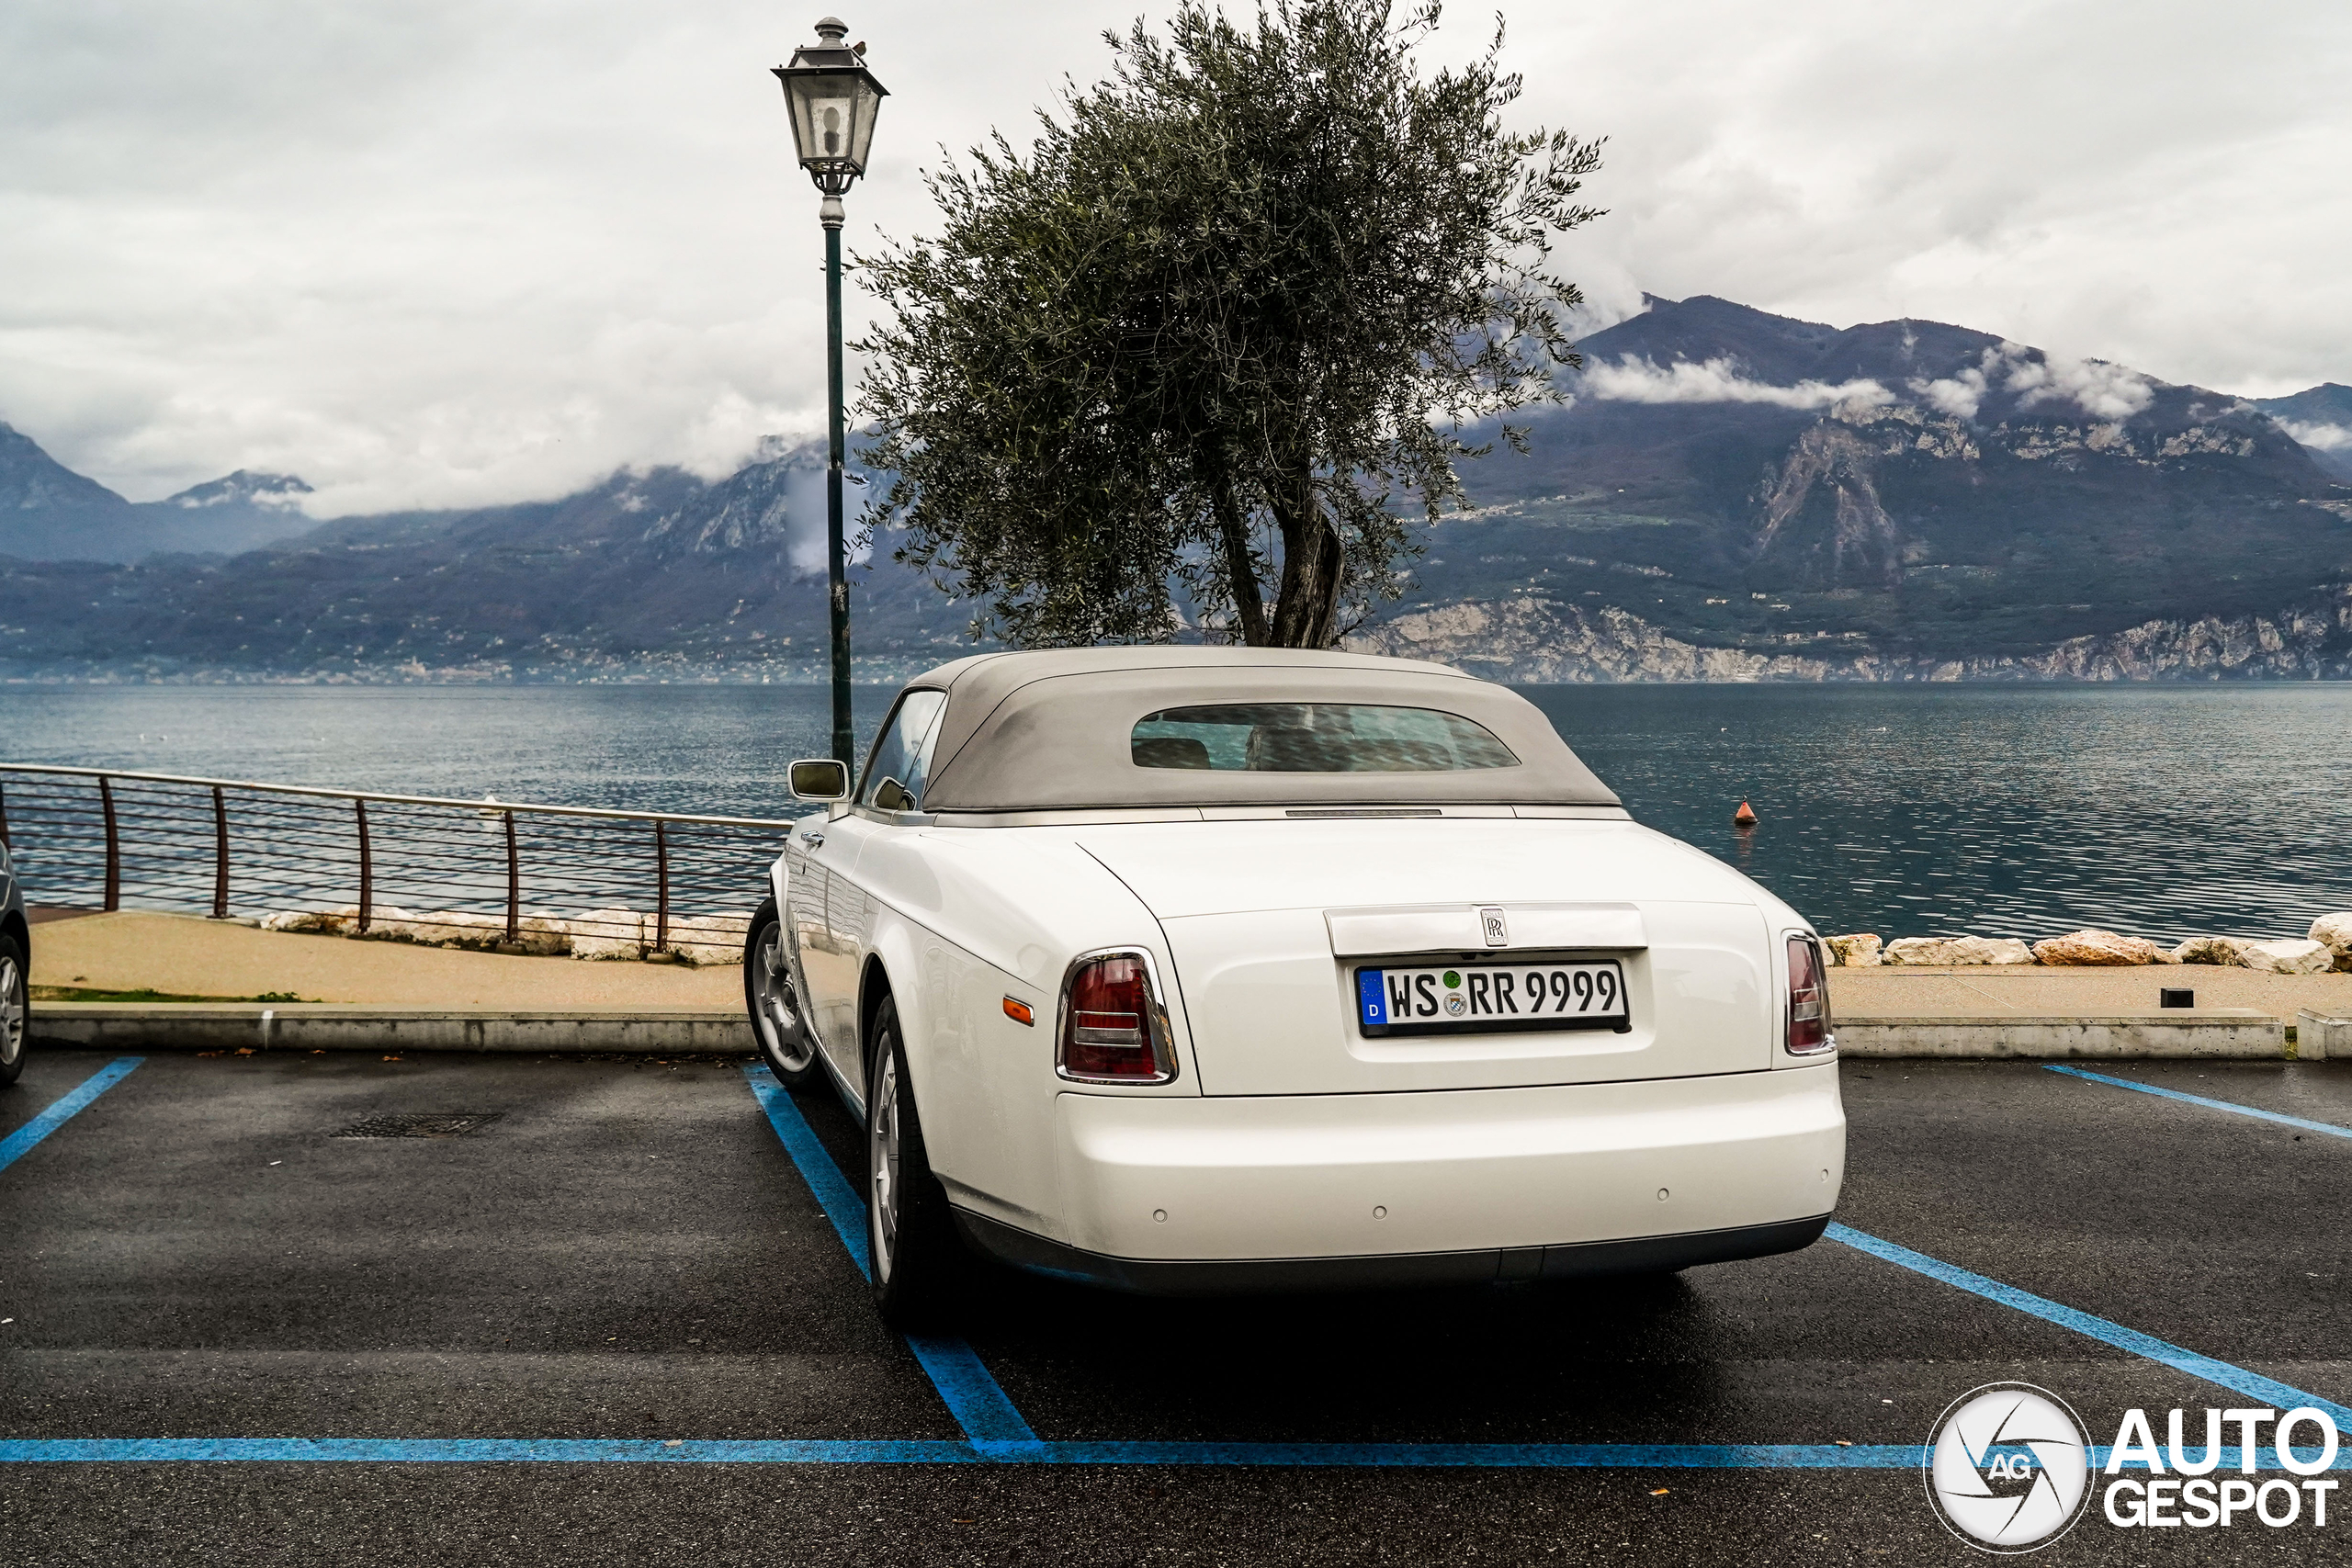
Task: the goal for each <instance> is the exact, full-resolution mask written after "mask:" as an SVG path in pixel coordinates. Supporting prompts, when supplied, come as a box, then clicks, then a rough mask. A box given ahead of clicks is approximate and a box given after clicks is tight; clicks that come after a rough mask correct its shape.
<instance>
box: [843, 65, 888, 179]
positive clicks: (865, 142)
mask: <svg viewBox="0 0 2352 1568" xmlns="http://www.w3.org/2000/svg"><path fill="white" fill-rule="evenodd" d="M881 107H882V95H881V94H880V93H877V92H876V91H875V90H874V85H873V84H872V83H871V82H868V81H866V80H865V78H864V77H860V78H859V79H858V83H857V105H856V108H857V116H856V119H855V122H854V124H855V130H854V136H853V138H852V141H851V147H850V161H851V162H852V163H854V164H856V165H857V171H858V173H860V174H864V173H865V154H866V152H867V151H868V150H869V149H870V148H872V147H873V145H874V117H875V115H876V112H877V111H879V110H880V108H881Z"/></svg>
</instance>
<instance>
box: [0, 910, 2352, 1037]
mask: <svg viewBox="0 0 2352 1568" xmlns="http://www.w3.org/2000/svg"><path fill="white" fill-rule="evenodd" d="M32 983H33V984H34V985H36V986H75V987H85V988H89V989H103V990H134V989H139V988H146V989H150V990H156V991H162V992H165V993H167V994H175V995H182V996H203V997H252V996H259V995H260V994H262V993H263V992H266V991H291V992H293V993H294V994H295V995H296V996H298V997H301V998H304V999H306V1000H312V1001H322V1002H362V1003H375V1004H378V1005H380V1006H385V1007H454V1008H467V1007H481V1008H501V1009H506V1008H515V1009H525V1010H539V1009H556V1010H564V1009H572V1008H632V1007H635V1008H650V1009H672V1008H684V1009H713V1010H715V1009H724V1008H734V1007H740V1006H741V1004H742V999H743V972H742V970H741V968H739V967H737V966H735V965H732V964H730V965H728V966H726V967H723V968H710V969H689V968H687V967H686V966H684V964H625V963H624V964H590V963H583V962H582V961H580V960H579V959H574V958H512V957H508V956H505V955H503V954H501V953H464V952H459V951H457V950H454V949H450V948H439V947H412V946H410V945H408V944H407V943H405V942H353V941H351V940H350V939H349V938H346V937H337V936H294V935H289V934H287V933H284V932H279V931H255V930H254V929H253V928H252V927H251V926H243V925H236V924H232V923H228V922H223V921H218V920H207V919H198V918H196V917H193V916H188V915H158V914H149V913H145V912H143V911H125V912H123V913H120V914H114V915H88V916H83V917H80V918H78V919H67V920H50V921H45V922H43V923H42V924H41V925H40V926H38V927H37V928H35V930H34V932H33V972H32ZM2176 986H2185V987H2189V988H2190V989H2192V990H2194V991H2195V992H2196V993H2197V1006H2198V1007H2199V1008H2200V1009H2206V1008H2256V1009H2259V1010H2262V1011H2264V1012H2267V1013H2271V1014H2273V1015H2275V1016H2277V1017H2278V1018H2279V1019H2282V1020H2284V1021H2287V1022H2289V1023H2292V1022H2294V1021H2295V1014H2296V1012H2297V1010H2300V1009H2302V1008H2311V1009H2312V1010H2314V1011H2319V1012H2333V1013H2339V1014H2346V1015H2352V975H2259V974H2256V973H2255V972H2254V971H2253V970H2251V969H2223V968H2220V967H2217V966H2215V965H2211V964H2179V965H2172V964H2166V965H2164V966H2161V967H2148V968H2130V969H2044V968H2041V967H2040V966H2038V965H2020V964H1984V965H1977V966H1972V967H1967V968H1925V967H1921V968H1914V967H1911V966H1908V965H1905V966H1902V967H1887V966H1883V967H1879V968H1874V969H1832V970H1831V971H1830V972H1829V995H1830V1002H1831V1005H1832V1007H1833V1008H1834V1010H1836V1012H1837V1013H1838V1014H1839V1015H1842V1016H1845V1017H1851V1018H1894V1017H1934V1018H1951V1017H1965V1016H1969V1015H1975V1014H1999V1013H2017V1014H2023V1015H2027V1016H2051V1015H2069V1014H2072V1015H2088V1016H2104V1015H2109V1014H2116V1013H2137V1012H2154V1011H2156V1010H2157V998H2156V992H2157V991H2158V989H2160V988H2162V987H2176Z"/></svg>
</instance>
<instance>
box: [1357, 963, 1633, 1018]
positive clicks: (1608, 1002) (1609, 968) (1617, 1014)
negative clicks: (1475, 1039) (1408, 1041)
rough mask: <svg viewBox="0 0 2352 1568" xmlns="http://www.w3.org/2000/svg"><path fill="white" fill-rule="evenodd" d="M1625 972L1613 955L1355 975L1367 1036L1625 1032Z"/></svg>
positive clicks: (1359, 1012)
mask: <svg viewBox="0 0 2352 1568" xmlns="http://www.w3.org/2000/svg"><path fill="white" fill-rule="evenodd" d="M1629 1021H1630V1019H1629V1017H1628V1014H1627V1012H1626V1008H1625V975H1624V971H1623V969H1621V968H1620V967H1619V966H1618V964H1617V961H1616V960H1615V959H1613V958H1602V959H1585V960H1579V961H1577V962H1575V963H1561V964H1437V965H1432V966H1430V967H1428V968H1420V967H1415V968H1409V969H1408V968H1380V969H1359V970H1357V971H1356V1024H1357V1026H1358V1027H1359V1028H1360V1029H1362V1030H1363V1032H1364V1033H1366V1034H1439V1033H1448V1034H1450V1033H1453V1032H1457V1031H1471V1032H1479V1031H1493V1030H1497V1029H1526V1028H1531V1027H1532V1028H1539V1029H1623V1028H1625V1027H1626V1026H1627V1025H1628V1023H1629Z"/></svg>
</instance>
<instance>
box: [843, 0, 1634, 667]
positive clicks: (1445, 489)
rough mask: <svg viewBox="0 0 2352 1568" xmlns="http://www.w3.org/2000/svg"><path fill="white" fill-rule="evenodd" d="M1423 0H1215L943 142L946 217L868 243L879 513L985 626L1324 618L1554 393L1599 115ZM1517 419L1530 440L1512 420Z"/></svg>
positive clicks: (1568, 357)
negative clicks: (1567, 246) (1562, 237)
mask: <svg viewBox="0 0 2352 1568" xmlns="http://www.w3.org/2000/svg"><path fill="white" fill-rule="evenodd" d="M1438 19H1439V5H1438V3H1437V0H1423V3H1421V4H1419V5H1416V6H1413V7H1412V8H1411V9H1410V11H1409V12H1408V13H1407V14H1405V15H1404V16H1402V17H1399V16H1398V15H1397V10H1396V7H1395V6H1394V5H1393V4H1392V3H1391V0H1272V4H1271V5H1269V6H1266V7H1264V8H1262V9H1261V10H1260V11H1259V12H1258V14H1257V16H1256V18H1255V22H1254V25H1238V24H1236V23H1234V22H1232V21H1230V20H1228V19H1227V18H1226V17H1224V16H1223V15H1222V14H1217V13H1213V12H1211V11H1210V10H1208V9H1207V8H1206V7H1205V6H1202V5H1200V4H1197V3H1186V4H1183V5H1182V6H1180V7H1179V8H1178V10H1177V13H1176V15H1175V17H1174V18H1173V20H1172V22H1171V23H1170V26H1169V28H1168V29H1167V31H1166V34H1165V36H1164V37H1162V36H1159V35H1158V34H1156V33H1154V32H1153V31H1151V30H1150V29H1148V28H1147V27H1146V26H1145V25H1144V24H1143V23H1141V22H1138V23H1136V26H1135V28H1134V29H1133V30H1132V31H1131V32H1130V33H1129V34H1127V35H1126V36H1125V37H1124V38H1122V37H1120V36H1119V35H1117V34H1113V33H1106V34H1105V35H1104V38H1105V39H1106V41H1107V42H1108V43H1109V44H1110V46H1111V49H1112V51H1113V56H1114V63H1113V68H1112V72H1111V74H1110V75H1109V77H1108V78H1107V79H1106V80H1105V81H1103V82H1102V83H1100V84H1099V85H1095V86H1093V87H1091V88H1088V89H1084V90H1080V89H1077V88H1072V89H1070V90H1069V92H1068V93H1066V94H1065V95H1064V96H1063V98H1062V100H1061V102H1060V104H1059V105H1058V107H1057V110H1055V111H1041V112H1040V114H1039V116H1038V121H1039V131H1038V134H1037V136H1036V137H1035V141H1034V142H1033V143H1032V144H1031V145H1030V146H1029V147H1028V148H1027V149H1026V150H1022V149H1019V148H1016V147H1015V146H1014V145H1013V143H1012V141H1010V140H1009V139H1007V138H1006V137H1005V136H1003V134H1002V133H1001V132H1000V133H998V134H997V135H996V137H995V138H994V139H993V141H991V142H990V143H989V145H987V146H983V147H979V148H976V149H974V150H973V151H972V152H970V153H969V154H968V155H967V158H966V160H964V161H963V162H961V163H956V162H950V163H949V164H947V165H946V166H945V167H944V168H942V169H940V170H938V171H937V172H935V173H932V174H930V175H927V176H926V179H927V183H928V186H929V188H930V190H931V192H932V195H933V198H934V199H935V201H936V202H937V205H938V209H939V216H940V223H939V230H938V233H937V235H936V237H935V238H931V239H927V240H922V241H918V242H911V243H897V244H891V245H888V246H887V247H886V248H885V250H884V251H883V253H882V254H879V255H877V256H874V257H869V258H864V260H863V264H862V265H863V266H864V270H865V278H866V281H867V283H868V285H869V287H870V288H872V289H873V291H874V292H875V294H876V296H877V297H878V299H880V300H881V302H882V304H883V306H884V310H883V314H882V318H881V321H880V323H879V324H878V325H877V326H876V329H875V330H874V331H873V332H872V333H871V334H870V335H869V336H868V337H867V338H866V339H865V341H864V342H863V343H862V344H860V346H861V347H862V348H863V349H865V351H866V352H867V353H868V354H869V355H871V356H872V360H871V368H870V369H869V371H868V374H867V377H866V379H865V389H864V393H863V403H864V407H863V409H862V410H861V412H862V414H863V416H864V417H865V419H866V420H868V421H870V422H871V426H872V429H873V431H874V439H873V442H872V444H871V445H870V446H868V448H867V450H866V453H865V460H866V462H867V463H868V465H869V466H871V467H873V468H880V469H885V470H888V471H890V472H891V473H893V474H894V476H895V477H894V479H893V480H892V482H891V483H890V485H889V486H888V488H887V489H886V490H885V491H883V492H882V493H881V494H880V496H879V497H878V499H877V501H876V505H875V507H874V509H873V512H872V513H870V514H869V520H870V521H879V522H887V523H891V524H895V525H899V526H900V527H903V528H904V529H905V530H906V538H905V542H904V543H903V545H902V546H901V547H900V548H899V552H898V553H899V558H900V559H902V560H905V561H908V562H910V563H911V564H913V565H916V566H918V567H920V568H922V569H924V570H927V571H929V572H930V573H931V574H932V576H933V578H934V580H936V581H940V582H941V583H942V585H943V586H944V587H947V588H948V589H949V590H950V591H952V592H959V593H962V594H966V595H968V596H970V597H972V598H974V599H975V600H977V601H978V602H979V603H980V604H981V605H982V606H983V609H982V611H981V613H980V615H979V616H978V619H977V620H976V621H975V622H974V630H975V631H976V632H977V633H979V634H981V635H995V636H999V637H1004V638H1006V639H1008V640H1011V641H1012V642H1015V643H1018V644H1023V645H1030V646H1052V645H1069V644H1084V643H1091V642H1102V641H1153V640H1162V639H1165V638H1167V637H1170V636H1172V635H1173V634H1174V632H1175V631H1176V629H1177V628H1178V626H1179V616H1178V613H1177V610H1176V607H1175V602H1176V598H1177V596H1178V595H1179V594H1180V593H1181V594H1182V596H1183V597H1184V598H1187V599H1189V600H1190V601H1191V602H1192V604H1193V605H1194V606H1195V609H1196V612H1197V614H1198V615H1199V617H1200V625H1201V626H1202V627H1203V629H1204V631H1205V632H1206V633H1207V634H1208V635H1210V636H1212V637H1225V638H1227V639H1235V638H1238V639H1239V640H1242V641H1246V642H1248V643H1250V644H1252V645H1259V646H1274V647H1283V648H1321V647H1328V646H1329V645H1330V644H1332V643H1333V642H1334V641H1336V640H1337V638H1338V637H1339V636H1340V634H1341V633H1342V632H1343V631H1344V630H1346V629H1347V627H1348V626H1350V625H1351V624H1352V623H1353V622H1354V621H1356V620H1360V619H1361V618H1362V617H1363V615H1364V614H1365V613H1366V612H1367V611H1368V610H1369V609H1370V608H1371V607H1372V606H1373V605H1374V604H1377V603H1378V602H1379V601H1381V600H1383V599H1393V598H1395V597H1397V595H1398V593H1399V592H1401V587H1400V585H1401V584H1402V582H1403V581H1405V580H1406V576H1407V573H1406V571H1405V570H1404V569H1405V568H1406V567H1407V565H1408V563H1409V562H1410V561H1411V560H1412V559H1413V558H1415V557H1417V556H1418V554H1419V544H1418V542H1417V534H1418V530H1417V529H1416V528H1415V526H1414V525H1413V523H1412V521H1411V519H1412V514H1413V513H1415V512H1418V513H1419V514H1420V515H1421V516H1423V517H1426V518H1430V519H1433V518H1435V517H1436V516H1437V515H1438V514H1439V513H1440V512H1441V511H1442V509H1443V508H1444V507H1446V506H1448V505H1453V504H1459V503H1460V502H1462V501H1463V500H1464V492H1463V488H1462V484H1461V480H1460V479H1459V477H1458V476H1457V474H1456V472H1455V468H1454V461H1455V459H1456V458H1457V457H1465V456H1475V455H1477V454H1478V453H1481V452H1483V451H1485V450H1486V447H1485V446H1476V447H1474V446H1469V445H1466V444H1465V441H1464V434H1463V432H1464V430H1465V428H1466V427H1468V426H1470V425H1472V424H1474V423H1476V422H1480V421H1484V420H1489V419H1495V418H1497V417H1498V416H1508V415H1509V414H1510V412H1511V411H1513V410H1515V409H1519V408H1522V407H1524V406H1526V405H1527V404H1529V403H1530V402H1532V401H1534V400H1539V399H1543V398H1546V397H1549V396H1551V395H1552V382H1553V375H1554V373H1555V370H1556V369H1558V368H1560V367H1573V366H1575V365H1576V364H1577V358H1576V355H1575V354H1574V353H1573V352H1572V350H1571V346H1570V344H1569V342H1568V339H1567V337H1566V332H1565V329H1564V327H1563V324H1562V317H1563V314H1564V312H1566V310H1570V309H1572V308H1573V307H1575V306H1576V305H1577V304H1578V303H1579V302H1580V298H1581V297H1580V296H1579V294H1578V293H1577V289H1576V288H1575V286H1574V285H1573V284H1571V283H1569V282H1567V281H1566V279H1564V278H1562V277H1560V276H1556V275H1555V272H1554V271H1553V270H1552V258H1551V244H1552V242H1553V240H1554V238H1555V236H1557V235H1558V234H1560V233H1562V232H1564V231H1567V230H1570V229H1574V228H1576V227H1577V225H1579V224H1581V223H1584V222H1586V221H1588V220H1590V219H1592V218H1595V217H1597V216H1599V214H1598V213H1597V212H1595V211H1594V210H1593V209H1589V208H1586V207H1583V206H1579V205H1577V200H1576V197H1577V191H1578V189H1579V186H1580V185H1581V183H1582V181H1583V179H1584V177H1585V176H1586V175H1589V174H1590V173H1591V172H1592V171H1593V170H1594V169H1595V168H1597V167H1598V166H1599V162H1600V143H1599V142H1598V141H1579V140H1577V139H1576V138H1574V137H1571V136H1570V135H1568V134H1567V133H1566V132H1565V131H1554V132H1545V131H1542V130H1529V131H1513V130H1507V129H1505V127H1504V124H1503V115H1504V111H1505V110H1506V109H1507V108H1508V107H1509V106H1510V104H1511V103H1512V102H1513V101H1514V100H1515V99H1516V98H1517V97H1518V96H1519V95H1520V92H1521V79H1520V78H1519V77H1518V76H1516V75H1513V74H1510V73H1506V72H1505V71H1504V70H1503V68H1502V65H1501V62H1500V56H1501V49H1502V42H1503V37H1502V29H1501V27H1500V25H1499V23H1498V26H1497V28H1496V31H1495V33H1494V36H1493V39H1492V40H1491V42H1490V43H1489V44H1488V46H1487V49H1486V51H1484V53H1483V54H1481V55H1480V56H1479V57H1478V58H1477V59H1476V60H1475V61H1473V62H1471V63H1469V64H1467V65H1464V66H1460V67H1457V68H1452V69H1444V70H1437V71H1432V72H1424V71H1422V70H1421V69H1420V68H1419V65H1418V64H1417V62H1416V53H1417V51H1418V49H1419V47H1420V46H1421V45H1422V44H1423V43H1425V42H1426V40H1427V39H1428V38H1429V36H1430V33H1431V32H1432V31H1433V30H1434V29H1435V28H1436V27H1437V24H1438ZM1503 436H1504V439H1506V440H1508V441H1510V443H1511V444H1512V445H1513V446H1521V445H1522V441H1521V436H1520V434H1519V433H1518V432H1516V431H1515V430H1512V429H1510V427H1509V426H1508V425H1505V426H1504V427H1503Z"/></svg>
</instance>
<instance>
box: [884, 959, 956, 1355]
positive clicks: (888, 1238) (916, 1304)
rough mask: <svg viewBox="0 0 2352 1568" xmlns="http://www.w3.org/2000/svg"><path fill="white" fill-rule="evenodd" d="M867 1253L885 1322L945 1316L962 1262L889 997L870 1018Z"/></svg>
mask: <svg viewBox="0 0 2352 1568" xmlns="http://www.w3.org/2000/svg"><path fill="white" fill-rule="evenodd" d="M865 1252H866V1258H867V1259H868V1263H869V1266H870V1267H871V1269H872V1270H873V1280H874V1303H875V1305H876V1306H877V1307H879V1308H880V1309H881V1311H882V1317H883V1321H885V1322H887V1323H889V1324H891V1325H894V1326H898V1327H920V1326H922V1325H926V1324H930V1323H935V1322H937V1321H938V1320H939V1318H940V1317H941V1316H942V1315H943V1314H944V1312H945V1308H946V1303H947V1301H948V1299H949V1297H950V1296H951V1294H952V1293H953V1287H954V1280H955V1274H956V1269H957V1267H958V1266H959V1264H960V1262H961V1260H962V1256H963V1244H962V1243H961V1242H959V1241H958V1240H956V1223H955V1220H954V1219H953V1218H952V1217H951V1216H950V1215H949V1214H948V1212H947V1192H946V1190H945V1189H944V1188H943V1187H941V1186H940V1184H939V1179H938V1178H937V1177H935V1176H933V1175H932V1173H931V1159H930V1156H929V1154H928V1152H927V1151H926V1150H925V1148H924V1145H923V1137H922V1116H921V1115H920V1114H918V1113H917V1111H916V1110H915V1097H914V1086H913V1085H912V1084H910V1082H908V1079H907V1054H906V1050H905V1048H904V1047H903V1046H902V1045H901V1044H900V1043H899V1010H898V1006H897V1004H896V1003H894V1002H892V1001H890V1000H889V999H888V998H885V999H884V1001H883V1003H882V1006H881V1008H880V1009H879V1010H877V1011H876V1015H875V1019H874V1056H873V1066H872V1068H871V1070H870V1071H869V1073H868V1074H867V1077H866V1095H865Z"/></svg>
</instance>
